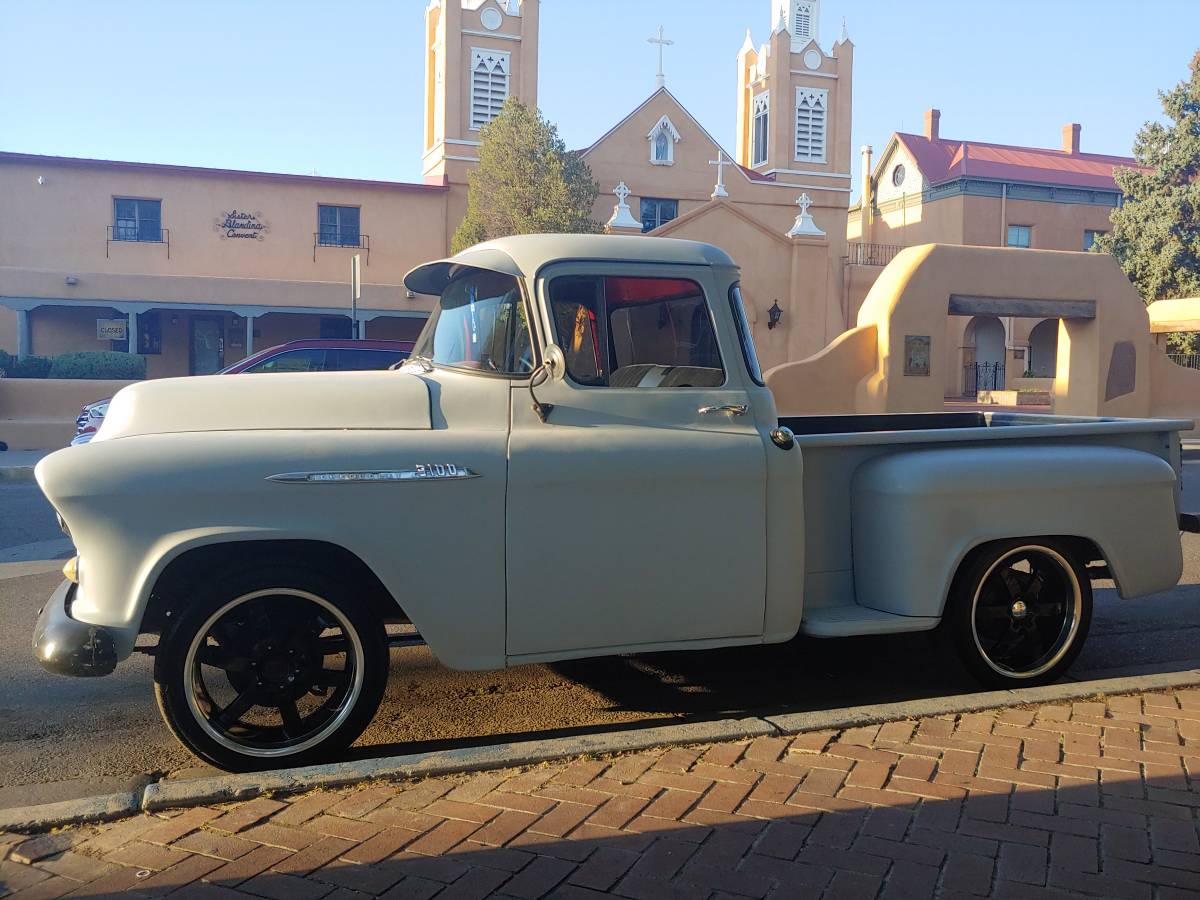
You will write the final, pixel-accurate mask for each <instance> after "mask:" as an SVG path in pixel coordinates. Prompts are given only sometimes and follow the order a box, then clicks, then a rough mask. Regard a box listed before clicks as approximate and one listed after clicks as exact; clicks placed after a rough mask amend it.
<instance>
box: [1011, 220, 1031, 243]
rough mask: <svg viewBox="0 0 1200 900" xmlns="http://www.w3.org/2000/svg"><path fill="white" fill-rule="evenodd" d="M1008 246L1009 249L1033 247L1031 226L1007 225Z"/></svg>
mask: <svg viewBox="0 0 1200 900" xmlns="http://www.w3.org/2000/svg"><path fill="white" fill-rule="evenodd" d="M1008 246H1010V247H1025V248H1029V247H1032V246H1033V226H1032V225H1009V226H1008Z"/></svg>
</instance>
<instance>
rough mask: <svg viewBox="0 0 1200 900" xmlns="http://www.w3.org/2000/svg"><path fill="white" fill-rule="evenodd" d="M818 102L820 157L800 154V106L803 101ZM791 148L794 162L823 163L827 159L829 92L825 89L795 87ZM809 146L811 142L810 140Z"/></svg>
mask: <svg viewBox="0 0 1200 900" xmlns="http://www.w3.org/2000/svg"><path fill="white" fill-rule="evenodd" d="M806 100H809V101H814V102H815V101H818V100H819V101H820V107H821V155H820V156H814V155H813V154H811V153H806V154H804V155H801V153H800V121H799V119H800V105H801V103H803V102H804V101H806ZM792 127H793V131H792V148H793V155H794V157H795V161H796V162H807V163H817V164H822V163H825V162H826V161H827V160H828V158H829V91H827V90H826V89H825V88H811V87H797V88H796V111H795V115H794V117H793V122H792ZM810 134H811V132H810ZM810 144H811V140H810Z"/></svg>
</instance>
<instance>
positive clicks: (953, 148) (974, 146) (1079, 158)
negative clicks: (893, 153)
mask: <svg viewBox="0 0 1200 900" xmlns="http://www.w3.org/2000/svg"><path fill="white" fill-rule="evenodd" d="M896 139H897V140H898V141H899V142H900V144H901V146H903V147H904V149H905V150H907V151H908V153H909V154H910V155H911V156H912V158H913V159H914V160H916V163H917V166H918V167H919V168H920V170H921V173H922V174H923V175H924V176H925V178H926V180H927V181H928V182H929V183H930V184H931V185H937V184H942V183H944V182H947V181H953V180H955V179H957V178H966V177H972V178H989V179H993V180H997V181H1029V182H1035V183H1037V184H1056V185H1064V186H1067V187H1078V188H1091V189H1094V190H1104V191H1119V190H1120V188H1119V187H1117V183H1116V181H1114V180H1113V170H1114V169H1116V168H1138V165H1137V162H1136V160H1134V159H1132V158H1131V157H1127V156H1103V155H1101V154H1098V153H1067V152H1065V151H1063V150H1045V149H1042V148H1040V147H1010V146H1006V145H1004V144H985V143H981V142H979V141H952V140H946V139H944V138H939V139H937V140H930V139H929V138H927V137H925V136H924V135H922V134H897V135H896Z"/></svg>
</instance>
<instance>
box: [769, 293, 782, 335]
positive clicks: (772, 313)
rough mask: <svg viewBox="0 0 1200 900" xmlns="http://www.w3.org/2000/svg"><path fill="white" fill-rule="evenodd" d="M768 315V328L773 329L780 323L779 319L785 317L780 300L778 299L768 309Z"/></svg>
mask: <svg viewBox="0 0 1200 900" xmlns="http://www.w3.org/2000/svg"><path fill="white" fill-rule="evenodd" d="M767 315H768V316H769V318H768V320H767V328H771V329H773V328H774V327H775V326H776V325H778V324H779V320H780V319H782V318H783V310H782V309H780V308H779V301H778V300H776V301H775V302H774V303H773V304H772V305H771V308H770V309H768V310H767Z"/></svg>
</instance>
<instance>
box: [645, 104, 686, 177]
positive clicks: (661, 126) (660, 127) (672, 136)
mask: <svg viewBox="0 0 1200 900" xmlns="http://www.w3.org/2000/svg"><path fill="white" fill-rule="evenodd" d="M660 134H665V135H666V136H667V158H666V159H658V158H657V157H656V156H655V153H654V145H655V143H656V142H657V141H658V136H659V135H660ZM646 140H648V141H649V142H650V165H652V166H673V165H675V145H676V144H677V143H679V141H680V140H682V139H681V138H680V136H679V130H678V129H677V128H676V127H675V125H674V124H673V123H672V122H671V119H670V117H669V116H663V117H662V118H661V119H659V120H658V122H657V123H656V124H655V126H654V127H653V128H651V129H650V133H649V134H648V135H646Z"/></svg>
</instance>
